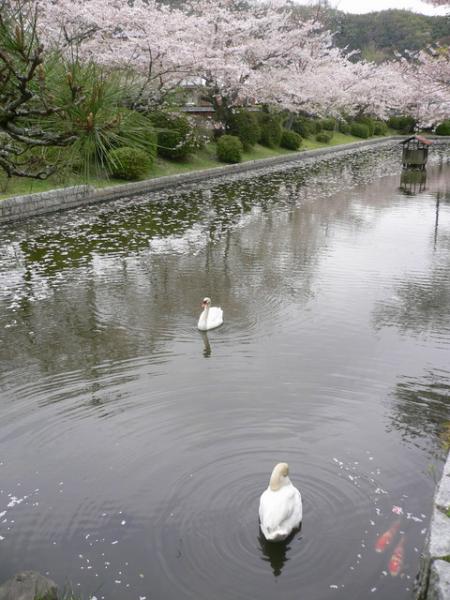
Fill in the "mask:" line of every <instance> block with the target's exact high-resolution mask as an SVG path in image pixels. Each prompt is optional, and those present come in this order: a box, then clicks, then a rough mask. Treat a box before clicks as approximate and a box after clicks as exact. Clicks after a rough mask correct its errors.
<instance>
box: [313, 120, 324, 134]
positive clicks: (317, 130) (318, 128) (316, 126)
mask: <svg viewBox="0 0 450 600" xmlns="http://www.w3.org/2000/svg"><path fill="white" fill-rule="evenodd" d="M312 126H313V127H314V133H320V132H321V131H322V129H323V127H322V121H318V120H315V121H312Z"/></svg>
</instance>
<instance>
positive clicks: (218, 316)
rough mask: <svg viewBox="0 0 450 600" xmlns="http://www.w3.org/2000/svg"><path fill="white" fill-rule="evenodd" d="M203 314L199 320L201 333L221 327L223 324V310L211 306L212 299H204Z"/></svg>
mask: <svg viewBox="0 0 450 600" xmlns="http://www.w3.org/2000/svg"><path fill="white" fill-rule="evenodd" d="M202 308H203V312H202V314H201V315H200V318H199V320H198V328H199V329H200V331H208V330H209V329H214V328H215V327H219V325H222V323H223V310H222V309H221V308H219V307H218V306H211V298H203V302H202Z"/></svg>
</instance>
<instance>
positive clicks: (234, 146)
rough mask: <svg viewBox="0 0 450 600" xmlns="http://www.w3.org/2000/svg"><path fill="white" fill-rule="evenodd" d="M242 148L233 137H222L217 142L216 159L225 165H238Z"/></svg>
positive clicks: (236, 138)
mask: <svg viewBox="0 0 450 600" xmlns="http://www.w3.org/2000/svg"><path fill="white" fill-rule="evenodd" d="M243 149H244V148H243V146H242V142H241V140H240V139H239V138H238V137H237V136H235V135H223V136H222V137H220V138H219V140H218V142H217V158H218V159H219V160H220V161H222V162H226V163H238V162H241V160H242V151H243Z"/></svg>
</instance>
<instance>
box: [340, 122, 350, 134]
mask: <svg viewBox="0 0 450 600" xmlns="http://www.w3.org/2000/svg"><path fill="white" fill-rule="evenodd" d="M350 129H351V128H350V125H349V124H348V123H347V121H339V123H338V130H339V131H340V132H341V133H343V134H344V135H350Z"/></svg>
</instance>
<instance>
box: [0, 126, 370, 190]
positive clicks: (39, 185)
mask: <svg viewBox="0 0 450 600" xmlns="http://www.w3.org/2000/svg"><path fill="white" fill-rule="evenodd" d="M361 141H363V140H361V139H360V138H357V137H354V136H352V135H344V134H342V133H339V132H336V133H335V134H334V136H333V138H332V140H331V141H330V143H329V144H321V143H320V142H317V141H316V140H315V139H313V138H310V139H306V140H303V144H302V146H301V148H300V150H314V149H316V148H326V147H328V146H338V145H340V144H351V143H352V142H361ZM292 152H293V151H292V150H286V149H284V148H266V147H265V146H260V145H259V144H257V145H256V146H255V147H254V148H253V149H252V150H251V151H249V152H244V153H243V156H242V160H243V162H246V161H249V160H260V159H263V158H270V157H273V156H280V155H284V154H292ZM221 166H224V163H221V162H219V161H218V160H217V158H216V145H215V144H213V143H211V144H208V145H207V146H206V147H205V148H203V149H202V150H199V151H198V152H197V153H196V154H195V155H193V156H191V157H189V160H185V161H169V160H164V159H161V158H158V159H157V160H156V161H155V164H154V165H153V166H152V168H151V171H150V172H149V173H148V179H154V178H156V177H164V176H166V175H177V174H178V173H187V172H189V171H200V170H203V169H211V168H214V167H221ZM86 183H89V184H90V185H93V186H94V187H96V188H103V187H108V186H113V185H119V184H123V183H126V182H125V181H123V180H119V179H113V178H109V179H108V178H102V177H91V178H90V179H89V181H86V179H85V178H84V177H83V176H81V175H76V174H73V175H71V176H68V177H67V178H61V177H60V176H58V175H54V176H52V177H49V178H48V179H46V180H45V181H39V180H34V179H25V178H20V177H13V178H12V179H11V180H10V181H9V182H8V183H7V186H6V187H5V179H2V178H1V175H0V200H1V199H4V198H9V197H11V196H20V195H22V194H33V193H37V192H46V191H49V190H54V189H58V188H64V187H69V186H72V185H82V184H86Z"/></svg>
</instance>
